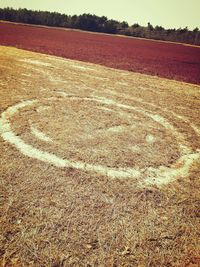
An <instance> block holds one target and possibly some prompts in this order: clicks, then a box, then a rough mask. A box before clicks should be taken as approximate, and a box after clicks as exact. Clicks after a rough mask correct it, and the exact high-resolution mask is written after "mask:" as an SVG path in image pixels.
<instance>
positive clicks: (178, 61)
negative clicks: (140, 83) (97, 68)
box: [0, 22, 200, 84]
mask: <svg viewBox="0 0 200 267" xmlns="http://www.w3.org/2000/svg"><path fill="white" fill-rule="evenodd" d="M0 44H1V45H9V46H15V47H18V48H23V49H27V50H31V51H37V52H41V53H46V54H51V55H56V56H61V57H65V58H70V59H76V60H81V61H86V62H91V63H97V64H102V65H105V66H108V67H113V68H118V69H124V70H129V71H136V72H140V73H146V74H151V75H157V76H160V77H165V78H169V79H175V80H180V81H185V82H190V83H196V84H200V48H198V47H192V46H186V45H182V44H176V43H174V44H173V43H165V42H157V41H150V40H141V39H135V38H123V37H119V36H111V35H104V34H93V33H88V32H81V31H73V30H63V29H55V28H44V27H43V28H42V27H31V26H26V25H15V24H11V23H2V22H1V23H0Z"/></svg>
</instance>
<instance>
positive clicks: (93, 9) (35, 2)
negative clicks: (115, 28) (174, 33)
mask: <svg viewBox="0 0 200 267" xmlns="http://www.w3.org/2000/svg"><path fill="white" fill-rule="evenodd" d="M0 7H1V8H3V7H13V8H20V7H21V8H27V9H33V10H48V11H56V12H60V13H65V14H67V15H74V14H76V15H80V14H83V13H91V14H95V15H98V16H107V17H108V18H109V19H116V20H119V21H127V22H128V23H129V25H132V24H134V23H139V24H140V25H142V26H146V25H147V23H148V22H150V23H151V24H152V25H153V26H156V25H159V26H163V27H165V28H180V27H181V28H184V27H186V26H187V27H188V28H189V29H194V28H195V27H198V28H200V16H199V14H200V0H0Z"/></svg>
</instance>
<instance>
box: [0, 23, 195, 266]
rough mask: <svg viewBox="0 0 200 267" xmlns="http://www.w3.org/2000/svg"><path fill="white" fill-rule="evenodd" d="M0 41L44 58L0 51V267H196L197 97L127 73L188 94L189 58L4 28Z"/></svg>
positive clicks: (190, 54) (99, 39) (190, 50)
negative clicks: (67, 40) (156, 74)
mask: <svg viewBox="0 0 200 267" xmlns="http://www.w3.org/2000/svg"><path fill="white" fill-rule="evenodd" d="M5 29H6V31H5ZM22 29H23V30H22ZM13 31H15V34H13ZM34 31H36V32H37V35H35V34H34ZM45 33H46V35H45ZM62 34H63V38H64V35H65V36H67V37H66V39H67V38H69V36H71V37H70V38H71V39H70V41H69V44H66V43H65V40H64V39H62V38H61V39H59V38H58V36H61V35H62ZM23 35H24V38H22V37H23ZM31 35H32V39H30V38H31ZM0 36H1V37H0V38H1V39H0V43H1V44H6V45H10V46H11V45H12V46H14V45H15V46H17V47H20V48H22V47H23V48H26V49H27V50H36V51H41V52H43V54H42V53H35V52H31V51H27V50H22V49H18V48H14V47H9V46H0V77H1V79H0V151H1V157H0V204H1V206H0V265H1V266H4V267H8V266H9V267H10V266H15V267H16V266H17V267H19V266H20V267H21V266H25V267H27V266H33V267H35V266H36V267H43V266H44V267H46V266H51V267H60V266H63V267H64V266H65V267H68V266H77V267H81V266H87V267H95V266H101V267H104V266H105V267H121V266H126V267H198V266H200V256H199V255H200V244H199V222H200V214H199V205H200V199H199V190H200V183H199V180H200V179H199V178H200V171H199V170H200V116H199V114H200V86H199V85H198V84H196V85H195V84H189V83H184V82H181V81H175V80H169V79H165V78H161V77H157V76H150V75H146V74H142V73H136V72H134V71H127V70H126V69H129V68H133V69H132V70H137V71H138V69H137V68H139V66H140V67H141V72H146V73H152V74H153V73H154V74H155V70H156V71H157V72H158V73H159V75H161V76H166V77H168V75H169V76H170V77H173V78H177V79H182V80H187V81H192V82H194V83H199V76H198V75H197V74H198V73H197V69H198V68H197V66H199V65H198V64H199V60H198V55H199V51H200V50H199V48H195V47H189V46H183V45H178V44H167V43H158V42H150V41H144V40H132V39H129V38H121V37H111V36H108V35H95V34H89V33H82V32H75V31H74V32H73V31H63V30H50V29H45V28H36V27H27V26H21V25H20V26H19V25H17V26H14V25H10V24H0ZM25 36H26V38H25ZM48 36H49V37H48ZM53 36H55V37H54V38H55V40H54V41H53V39H52V38H53ZM84 36H88V38H89V39H87V38H86V39H85V38H84ZM73 38H74V39H73ZM76 38H77V39H79V42H78V43H77V42H76V41H75V40H76ZM94 38H95V41H94V45H93V46H92V47H91V42H92V40H94ZM115 38H116V39H115ZM30 40H32V42H31V41H30ZM45 40H47V41H45ZM56 42H57V43H56ZM62 42H63V44H62ZM84 42H85V43H84ZM87 42H88V46H87V45H86V43H87ZM112 42H113V43H112ZM116 42H117V43H116ZM132 42H133V43H134V47H132V46H131V45H130V44H132ZM148 42H149V45H147V46H148V47H149V46H150V47H154V49H155V47H158V46H161V49H159V51H158V49H157V50H156V51H155V50H154V54H151V53H150V52H148V51H150V50H151V49H150V48H146V46H145V44H147V43H148ZM72 43H73V45H72ZM108 43H110V45H108ZM137 43H138V47H141V46H142V45H143V48H141V49H143V51H145V49H147V51H146V52H144V54H143V55H144V58H143V59H142V60H141V61H140V59H139V55H138V58H137V53H136V52H134V49H137V48H135V47H137ZM55 44H57V45H55ZM75 44H77V46H76V45H75ZM40 45H44V46H40ZM74 45H75V46H74ZM120 45H121V46H120ZM126 45H127V47H126V48H124V47H125V46H126ZM73 46H74V50H72V51H70V47H71V49H72V47H73ZM165 46H168V48H169V49H168V50H167V51H168V52H166V49H164V47H165ZM100 47H102V50H100ZM120 47H121V49H122V47H123V49H122V50H121V54H120V53H119V49H120ZM176 47H177V50H176ZM172 48H173V49H172ZM79 49H80V50H79ZM124 49H125V50H124ZM129 49H130V50H129ZM138 49H140V48H138ZM148 49H150V50H148ZM162 49H163V51H162ZM170 49H172V50H173V51H176V52H177V53H175V52H172V50H170ZM95 51H96V52H95ZM113 51H114V52H113ZM131 51H132V52H131ZM184 51H185V52H186V51H187V53H185V52H184ZM44 53H46V54H44ZM104 53H105V54H104ZM109 53H110V54H109ZM126 53H127V55H126V56H125V54H126ZM145 53H146V54H145ZM155 53H157V55H158V57H156V56H155ZM167 53H169V54H168V55H165V54H167ZM172 53H174V57H170V56H172ZM47 54H53V55H54V54H56V55H59V56H63V57H65V58H61V57H56V56H52V55H47ZM70 55H71V57H72V58H73V60H70V59H66V57H69V58H70ZM104 55H105V56H104ZM119 55H120V56H119ZM195 55H196V57H195ZM109 56H110V58H109ZM79 57H80V58H79ZM146 57H147V58H146ZM151 57H152V60H151V59H150V58H151ZM162 57H163V64H162V65H160V67H159V68H158V65H157V64H158V62H161V61H162V60H161V58H162ZM167 57H168V63H167ZM183 57H185V60H186V61H187V60H189V58H190V60H193V62H196V63H195V64H188V70H193V71H191V72H189V71H186V70H184V64H185V63H180V62H181V61H182V60H183ZM74 58H75V59H80V60H81V61H77V60H74ZM145 58H146V59H145ZM153 58H154V60H153ZM175 58H179V63H177V66H179V68H176V71H177V72H175V70H174V69H173V68H172V67H170V66H173V67H174V65H175V66H176V63H173V62H176V60H175ZM186 58H187V59H186ZM192 58H193V59H192ZM120 59H121V65H120ZM134 60H135V61H134ZM137 60H138V61H137ZM148 60H149V61H148ZM84 61H88V62H90V63H88V62H84ZM94 62H95V63H100V64H102V65H107V66H101V65H99V64H98V65H97V64H94ZM135 62H137V64H138V65H137V64H136V66H134V64H135ZM148 62H149V63H148ZM159 64H160V63H159ZM181 64H182V65H181ZM146 65H147V68H148V69H145V68H146V67H145V66H146ZM109 66H110V67H112V68H109ZM137 66H138V67H137ZM167 66H168V68H169V72H166V73H165V72H164V71H166V69H167ZM117 68H119V69H117ZM134 68H136V69H134ZM162 73H164V75H162ZM175 73H176V74H175Z"/></svg>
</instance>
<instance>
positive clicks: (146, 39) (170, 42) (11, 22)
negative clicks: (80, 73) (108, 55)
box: [0, 20, 200, 48]
mask: <svg viewBox="0 0 200 267" xmlns="http://www.w3.org/2000/svg"><path fill="white" fill-rule="evenodd" d="M0 22H2V23H8V24H16V25H23V26H29V27H36V28H47V29H56V30H64V31H76V32H86V33H89V34H97V35H108V36H112V37H119V38H128V39H136V40H143V41H150V42H151V41H152V42H158V43H167V44H174V45H183V46H190V47H196V48H200V46H199V45H192V44H187V43H180V42H172V41H164V40H156V39H148V38H142V37H134V36H126V35H121V34H110V33H103V32H92V31H86V30H80V29H73V28H64V27H63V28H62V27H54V26H46V25H40V24H28V23H20V22H13V21H7V20H0Z"/></svg>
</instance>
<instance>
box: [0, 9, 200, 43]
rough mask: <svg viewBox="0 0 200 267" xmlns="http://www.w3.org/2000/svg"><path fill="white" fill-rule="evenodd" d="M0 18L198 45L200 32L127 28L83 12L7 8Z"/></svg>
mask: <svg viewBox="0 0 200 267" xmlns="http://www.w3.org/2000/svg"><path fill="white" fill-rule="evenodd" d="M0 19H1V20H8V21H16V22H22V23H30V24H41V25H48V26H56V27H69V28H75V29H82V30H88V31H97V32H105V33H113V34H115V33H119V34H124V35H128V36H135V37H142V38H152V39H160V40H168V41H176V42H186V43H190V44H196V45H200V31H199V28H197V27H196V28H195V29H194V30H193V31H190V30H189V29H188V28H187V27H185V28H183V29H182V28H179V29H167V30H166V29H164V28H163V27H162V26H156V27H155V28H154V27H153V26H152V25H151V23H150V22H149V23H148V24H147V27H143V26H140V25H139V24H138V23H135V24H133V25H132V26H131V27H129V25H128V23H127V22H126V21H122V22H119V21H117V20H112V19H108V18H107V17H105V16H102V17H99V16H96V15H92V14H86V13H85V14H82V15H79V16H77V15H73V16H68V15H66V14H60V13H58V12H49V11H37V10H35V11H34V10H28V9H26V8H19V9H13V8H9V7H6V8H0Z"/></svg>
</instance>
